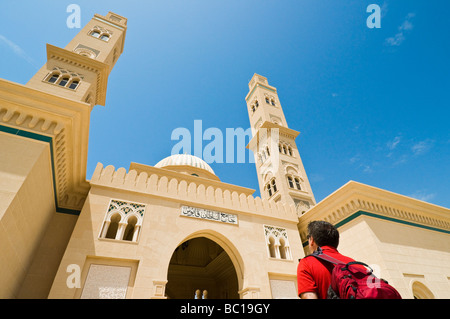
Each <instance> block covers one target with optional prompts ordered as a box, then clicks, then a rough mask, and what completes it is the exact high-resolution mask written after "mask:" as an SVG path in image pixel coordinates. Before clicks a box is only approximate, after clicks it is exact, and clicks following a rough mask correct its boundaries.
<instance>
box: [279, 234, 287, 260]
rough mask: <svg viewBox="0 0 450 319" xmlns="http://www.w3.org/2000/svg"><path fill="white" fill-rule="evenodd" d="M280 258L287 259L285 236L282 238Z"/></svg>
mask: <svg viewBox="0 0 450 319" xmlns="http://www.w3.org/2000/svg"><path fill="white" fill-rule="evenodd" d="M279 248H280V258H281V259H286V242H285V241H284V239H283V238H280V247H279Z"/></svg>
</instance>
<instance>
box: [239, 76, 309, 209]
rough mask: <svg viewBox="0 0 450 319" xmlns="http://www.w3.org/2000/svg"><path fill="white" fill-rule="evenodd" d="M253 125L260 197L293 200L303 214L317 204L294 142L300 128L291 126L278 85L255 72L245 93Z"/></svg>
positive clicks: (272, 199)
mask: <svg viewBox="0 0 450 319" xmlns="http://www.w3.org/2000/svg"><path fill="white" fill-rule="evenodd" d="M245 100H246V102H247V109H248V115H249V118H250V125H251V129H252V136H253V137H252V140H251V141H250V143H249V145H248V148H249V149H251V150H252V151H253V154H254V156H255V165H256V171H257V174H258V181H259V188H260V191H261V197H262V198H267V199H269V200H271V201H274V202H279V201H281V202H283V203H286V204H294V205H295V206H296V208H297V214H298V216H299V217H300V216H301V215H302V214H303V213H304V212H305V211H307V210H308V209H309V208H310V207H312V206H313V205H315V204H316V201H315V199H314V194H313V192H312V190H311V186H310V184H309V181H308V177H307V175H306V171H305V168H304V167H303V163H302V160H301V158H300V153H299V151H298V148H297V145H296V143H295V138H296V137H297V136H298V134H299V132H297V131H295V130H292V129H290V128H289V127H288V125H287V121H286V118H285V117H284V113H283V109H282V108H281V104H280V100H279V98H278V93H277V89H276V88H275V87H273V86H270V85H269V83H268V81H267V78H265V77H263V76H261V75H258V74H255V75H253V77H252V79H251V80H250V83H249V93H248V94H247V96H246V97H245Z"/></svg>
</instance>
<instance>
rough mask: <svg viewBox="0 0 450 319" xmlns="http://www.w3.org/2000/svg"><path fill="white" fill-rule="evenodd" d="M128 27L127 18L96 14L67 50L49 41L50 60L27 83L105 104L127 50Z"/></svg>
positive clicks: (48, 58)
mask: <svg viewBox="0 0 450 319" xmlns="http://www.w3.org/2000/svg"><path fill="white" fill-rule="evenodd" d="M126 30H127V19H126V18H124V17H122V16H119V15H117V14H115V13H112V12H109V13H108V14H107V15H106V17H105V16H101V15H99V14H95V15H94V17H93V18H92V19H91V21H89V22H88V23H87V24H86V26H85V27H84V28H83V29H81V31H80V32H79V33H78V34H77V35H76V36H75V37H74V38H73V39H72V41H70V43H69V44H68V45H67V46H66V47H65V48H64V49H62V48H58V47H56V46H53V45H50V44H47V62H46V63H45V65H44V66H43V67H42V68H41V69H40V70H39V71H38V72H37V73H36V74H35V75H34V76H33V77H32V78H31V79H30V81H29V82H28V83H27V86H29V87H32V88H35V89H38V90H40V91H44V92H47V93H51V94H54V95H59V96H62V97H65V98H69V99H72V100H76V101H82V102H85V103H87V104H90V105H91V106H94V105H97V104H99V105H105V100H106V87H107V83H108V76H109V73H110V72H111V70H112V68H113V67H114V65H115V64H116V62H117V59H118V58H119V56H120V55H121V54H122V52H123V48H124V42H125V35H126Z"/></svg>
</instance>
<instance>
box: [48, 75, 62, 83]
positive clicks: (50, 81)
mask: <svg viewBox="0 0 450 319" xmlns="http://www.w3.org/2000/svg"><path fill="white" fill-rule="evenodd" d="M58 78H59V73H54V74H52V75H51V76H50V77H49V78H48V82H49V83H55V82H56V80H58Z"/></svg>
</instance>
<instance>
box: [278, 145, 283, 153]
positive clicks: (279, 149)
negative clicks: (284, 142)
mask: <svg viewBox="0 0 450 319" xmlns="http://www.w3.org/2000/svg"><path fill="white" fill-rule="evenodd" d="M278 151H279V152H280V153H282V151H281V143H278Z"/></svg>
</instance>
